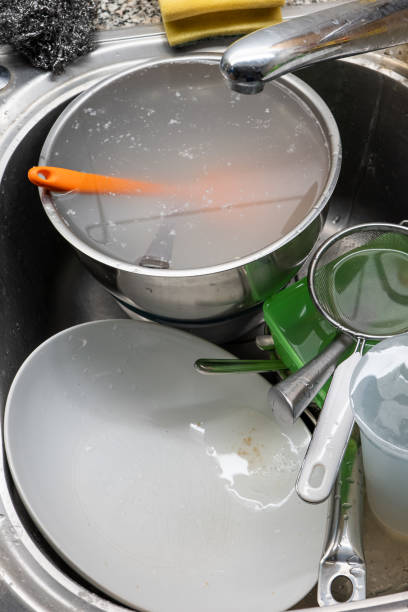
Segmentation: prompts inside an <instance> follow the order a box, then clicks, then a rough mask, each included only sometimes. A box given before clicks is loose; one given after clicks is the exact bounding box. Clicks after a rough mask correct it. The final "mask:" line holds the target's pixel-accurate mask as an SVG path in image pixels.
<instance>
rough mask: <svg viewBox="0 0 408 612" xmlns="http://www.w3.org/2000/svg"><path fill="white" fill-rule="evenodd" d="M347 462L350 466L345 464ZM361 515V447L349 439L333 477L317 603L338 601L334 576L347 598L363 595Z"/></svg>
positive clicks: (364, 577) (364, 582) (364, 566)
mask: <svg viewBox="0 0 408 612" xmlns="http://www.w3.org/2000/svg"><path fill="white" fill-rule="evenodd" d="M350 463H351V465H349V464H350ZM362 514H363V466H362V459H361V447H360V446H359V443H358V442H357V441H356V440H355V439H354V438H352V439H351V440H350V442H349V446H348V448H347V451H346V454H345V456H344V459H343V462H342V465H341V475H339V476H338V478H337V483H336V494H335V496H334V500H333V509H332V514H331V517H332V518H331V524H330V528H329V531H328V537H327V541H326V546H325V549H324V553H323V555H322V558H321V561H320V564H319V577H318V582H317V601H318V604H319V606H330V605H333V604H336V603H338V601H337V600H336V599H335V597H334V596H333V592H332V585H333V581H334V580H335V578H338V577H339V576H344V577H345V578H347V579H348V580H349V581H350V582H351V584H352V586H353V592H352V594H351V596H350V599H349V600H348V601H360V600H362V599H365V597H366V565H365V560H364V550H363V539H362V532H361V525H362Z"/></svg>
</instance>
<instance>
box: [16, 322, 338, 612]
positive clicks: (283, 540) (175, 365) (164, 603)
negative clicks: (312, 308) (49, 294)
mask: <svg viewBox="0 0 408 612" xmlns="http://www.w3.org/2000/svg"><path fill="white" fill-rule="evenodd" d="M203 351H204V352H207V353H210V354H211V356H213V357H220V358H221V357H226V356H228V353H226V352H225V351H223V350H222V349H220V348H217V347H215V346H213V345H210V344H209V343H207V342H205V341H204V340H201V339H198V338H195V337H194V336H191V335H189V334H185V333H184V332H180V331H177V330H173V329H170V328H165V327H163V326H159V325H155V324H152V323H141V322H136V321H129V320H107V321H99V322H93V323H86V324H83V325H79V326H76V327H73V328H70V329H67V330H65V331H63V332H61V333H59V334H57V335H56V336H53V337H52V338H50V339H49V340H47V341H46V342H45V343H44V344H42V345H41V346H40V347H38V348H37V349H36V350H35V351H34V353H32V355H31V356H30V357H29V358H28V359H27V360H26V361H25V363H24V364H23V365H22V367H21V369H20V370H19V372H18V374H17V376H16V378H15V380H14V383H13V385H12V387H11V390H10V393H9V397H8V401H7V406H6V415H5V443H6V452H7V457H8V461H9V465H10V469H11V472H12V475H13V478H14V482H15V483H16V486H17V489H18V492H19V493H20V495H21V498H22V500H23V502H24V504H25V506H26V508H27V510H28V511H29V513H30V515H31V516H32V518H33V520H34V521H35V523H36V524H37V526H38V527H39V528H40V530H41V531H42V533H43V534H44V536H45V537H46V538H47V539H48V541H49V542H50V543H51V545H52V546H53V547H54V548H55V549H56V550H57V551H58V552H59V553H60V555H61V556H62V557H63V558H64V559H65V560H66V561H67V562H68V563H69V564H70V565H71V566H72V567H73V568H74V569H75V570H76V571H77V572H79V573H80V574H81V575H82V576H84V577H85V578H86V579H87V580H88V581H90V582H91V583H92V584H94V585H96V586H97V587H99V588H100V589H101V590H102V591H104V592H106V593H108V594H109V595H111V596H112V597H114V598H115V599H117V600H119V601H121V602H123V603H125V604H128V605H131V606H135V607H136V608H138V609H144V610H154V611H155V612H161V611H163V612H165V611H166V612H172V611H174V612H175V611H180V610H192V609H194V610H197V611H198V612H208V610H214V611H219V612H221V611H222V612H228V611H231V612H232V611H234V612H240V611H242V612H248V610H256V611H257V612H260V611H265V612H266V611H267V610H268V611H271V610H282V609H286V608H287V607H289V606H290V605H292V604H294V603H295V602H296V601H297V600H299V599H300V598H301V597H302V596H303V595H305V594H306V593H307V592H308V590H309V589H310V588H311V587H312V586H313V584H314V583H315V581H316V575H317V568H318V562H319V558H320V555H321V551H322V546H323V542H324V536H325V526H326V516H327V510H328V506H327V504H321V505H318V506H312V505H309V504H306V503H304V502H302V501H301V500H300V499H299V498H298V496H297V495H296V491H295V479H296V475H297V472H298V470H299V466H300V463H301V461H302V458H303V455H304V452H305V450H306V447H307V445H308V443H309V440H310V434H309V432H308V430H307V428H306V427H305V425H304V424H303V423H302V422H299V423H297V424H296V425H295V426H289V427H287V428H281V427H280V426H278V425H277V424H276V423H275V421H274V419H273V416H272V415H271V412H270V409H269V406H268V402H267V389H268V383H267V382H266V381H265V380H263V379H262V378H261V377H258V376H256V377H253V376H251V375H240V376H238V377H237V378H234V379H233V378H231V377H215V378H214V377H205V376H201V375H200V374H199V373H197V372H195V371H194V369H193V363H194V361H195V360H196V359H197V358H198V356H199V355H200V354H202V352H203ZM158 373H159V375H158ZM243 576H245V580H243V579H242V578H243Z"/></svg>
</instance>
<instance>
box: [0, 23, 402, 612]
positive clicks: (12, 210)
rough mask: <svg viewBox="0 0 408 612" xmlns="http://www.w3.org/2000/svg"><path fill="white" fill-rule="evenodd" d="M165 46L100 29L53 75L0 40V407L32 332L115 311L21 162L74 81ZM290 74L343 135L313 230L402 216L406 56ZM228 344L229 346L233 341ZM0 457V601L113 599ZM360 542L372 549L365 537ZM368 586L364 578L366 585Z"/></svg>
mask: <svg viewBox="0 0 408 612" xmlns="http://www.w3.org/2000/svg"><path fill="white" fill-rule="evenodd" d="M203 49H205V50H210V51H214V52H215V53H216V52H220V51H221V50H222V47H221V46H220V45H219V43H218V44H213V45H208V44H207V45H200V46H199V45H197V46H195V47H192V48H191V52H192V53H194V52H195V51H200V50H203ZM175 54H177V52H175V51H171V50H170V49H169V48H168V46H167V43H166V40H165V37H164V36H163V34H162V33H161V31H160V30H159V29H158V28H156V27H144V28H137V29H129V30H122V31H119V32H118V33H115V34H112V33H106V34H103V35H101V37H100V44H99V46H98V48H97V50H96V51H95V52H94V53H92V54H91V55H90V56H89V57H87V58H85V59H82V60H80V61H78V62H77V63H76V64H75V65H73V66H71V67H70V68H69V69H68V70H67V71H66V73H65V74H63V75H62V76H60V77H58V78H57V77H52V76H50V75H48V74H44V73H41V72H39V71H36V70H34V69H33V68H31V67H29V66H27V65H26V64H25V63H24V62H23V61H22V60H21V59H20V58H19V57H18V56H17V55H14V54H13V53H11V51H10V49H7V48H0V66H2V67H3V69H0V108H1V114H0V135H1V146H0V181H1V182H0V253H1V255H0V262H1V274H0V279H1V281H0V282H1V292H2V308H1V310H0V329H1V339H2V343H1V345H2V351H1V355H0V360H1V365H0V372H1V377H0V395H1V402H2V403H1V410H2V412H3V411H4V403H5V400H6V396H7V392H8V389H9V386H10V383H11V381H12V378H13V376H14V374H15V373H16V371H17V369H18V367H19V366H20V364H21V363H22V361H23V360H24V358H25V357H26V356H27V355H28V354H29V353H30V352H31V351H32V350H33V349H34V348H35V347H36V346H37V345H38V344H39V343H41V342H42V341H43V340H45V339H46V338H47V337H49V336H50V335H51V334H53V333H55V332H57V331H59V330H61V329H63V328H65V327H68V326H70V325H74V324H77V323H80V322H83V321H88V320H92V319H102V318H107V317H126V314H125V313H124V312H123V311H122V310H121V309H120V308H119V306H118V305H117V304H116V302H115V301H114V299H113V298H112V297H111V296H110V295H109V294H108V293H107V292H106V291H105V290H104V289H102V288H101V287H100V286H99V285H98V284H97V283H96V281H94V280H93V279H92V278H91V277H90V276H89V274H88V273H87V272H86V271H85V269H84V268H82V266H81V264H80V263H79V262H78V261H77V259H76V257H75V255H74V254H73V252H72V251H71V249H70V248H69V247H68V246H67V244H65V242H63V241H62V239H61V238H60V237H59V235H58V234H57V233H56V232H55V230H54V229H53V227H52V226H51V224H50V223H49V221H48V219H47V218H46V216H45V214H44V212H43V210H42V205H41V203H40V200H39V197H38V193H37V191H36V189H35V188H34V187H32V186H31V185H30V184H29V183H28V181H27V179H26V171H27V169H28V168H29V167H30V166H32V165H35V164H36V162H37V160H38V156H39V151H40V149H41V146H42V143H43V140H44V138H45V136H46V134H47V131H48V129H49V128H50V126H51V125H52V123H53V121H54V119H55V118H56V117H57V116H58V114H59V112H60V111H61V109H62V108H63V107H64V105H65V104H66V103H67V102H68V101H69V100H70V99H72V98H73V97H74V96H76V95H77V94H78V93H80V92H81V91H82V90H83V89H84V88H86V87H88V86H90V85H91V84H93V83H95V82H96V81H98V80H99V79H101V78H103V77H104V76H107V75H109V74H112V73H114V72H116V71H118V70H120V69H122V68H125V67H127V66H130V65H132V64H135V63H138V62H141V61H143V60H146V59H150V58H153V57H165V56H171V55H175ZM4 68H6V70H5V69H4ZM300 76H301V77H302V78H303V79H305V80H306V81H307V82H308V83H309V84H311V85H312V87H314V88H315V89H316V90H317V91H318V92H319V93H320V94H321V96H322V97H323V98H324V99H325V100H326V102H327V103H328V105H329V106H330V108H331V110H332V112H333V114H334V116H335V118H336V120H337V122H338V125H339V128H340V133H341V135H342V140H343V148H344V161H343V169H342V173H341V178H340V181H339V184H338V187H337V188H336V191H335V194H334V196H333V199H332V202H331V205H330V209H329V214H328V218H327V222H326V226H325V229H324V235H325V236H326V235H328V234H331V233H333V232H334V231H337V230H339V229H341V228H343V227H345V226H347V225H351V224H354V223H358V222H363V221H380V220H383V221H391V222H400V221H402V220H403V219H404V218H406V217H408V211H407V205H406V201H407V200H406V194H407V192H408V173H407V171H406V166H407V160H408V113H407V109H408V66H407V65H405V64H403V63H401V62H399V61H397V60H394V59H392V58H389V57H385V56H383V55H380V54H368V55H365V56H360V57H357V58H354V59H348V60H338V61H335V62H330V63H325V64H318V65H315V66H313V67H310V68H308V69H306V70H303V71H302V72H301V73H300ZM229 348H230V349H231V346H230V347H229ZM232 349H233V350H234V347H232ZM236 352H237V353H239V352H240V349H239V347H238V346H237V347H236ZM0 460H1V463H0V465H1V469H0V610H1V611H7V612H14V611H20V610H33V611H34V610H35V611H37V610H41V611H47V612H50V611H53V610H55V611H58V612H63V611H68V610H69V611H71V612H72V611H73V610H81V611H88V610H105V611H114V610H124V609H125V608H123V606H119V605H117V604H115V603H114V602H112V601H110V600H109V599H108V598H107V597H106V596H104V595H103V594H101V593H97V592H95V590H94V589H93V587H91V586H90V585H89V584H86V583H85V582H84V581H83V579H81V578H80V577H79V576H78V575H76V574H75V573H74V572H73V570H71V569H70V568H68V567H67V566H66V565H65V563H64V562H63V561H62V560H61V559H60V558H59V557H58V556H57V555H56V554H55V553H54V552H53V550H52V549H51V548H50V547H49V546H48V545H47V543H46V542H45V541H44V539H43V538H42V537H41V535H40V534H39V532H38V531H37V529H36V528H35V526H34V525H33V523H32V521H31V520H30V518H29V517H28V515H27V513H26V512H25V510H24V508H23V506H22V504H21V502H20V500H19V498H18V496H17V494H16V491H15V489H14V487H13V483H12V480H11V478H10V475H9V472H8V469H7V464H6V461H5V457H4V452H3V448H2V457H1V458H0ZM46 477H47V476H46V474H44V478H46ZM366 525H368V527H367V528H366V541H368V540H369V541H370V542H372V541H373V538H374V537H376V531H375V530H376V526H375V524H374V523H373V522H371V521H369V522H368V523H366ZM382 542H386V539H384V538H383V539H382ZM387 546H388V544H387ZM401 546H405V548H404V550H406V558H407V559H408V548H407V546H406V545H402V544H399V543H396V544H395V551H400V550H401ZM370 549H372V550H373V551H374V552H375V553H377V552H378V554H379V555H380V556H381V550H379V551H377V549H376V547H375V544H370ZM395 554H397V552H396V553H395ZM372 556H373V557H374V556H375V555H372ZM400 558H401V559H402V557H401V556H400ZM404 558H405V557H404ZM401 562H402V561H401ZM370 563H371V561H370V559H368V574H370V572H372V575H374V572H377V573H378V572H381V567H380V564H378V563H377V564H374V562H372V563H371V566H370ZM393 571H394V574H395V581H394V582H393V586H392V587H391V591H392V590H394V591H397V590H401V584H400V583H401V579H400V572H399V567H398V563H397V562H395V568H394V569H393V570H392V571H391V574H392V573H393ZM377 582H378V581H377ZM373 584H374V583H373ZM394 587H395V588H394ZM376 592H378V591H375V588H374V587H373V588H372V589H371V591H370V587H369V594H371V595H373V594H375V593H376ZM313 601H314V600H313V595H311V596H309V597H308V598H306V599H305V600H304V601H303V602H302V605H303V607H305V606H308V605H315V604H314V603H313ZM407 607H408V591H407V592H402V593H395V592H394V593H393V594H387V595H385V596H383V597H375V598H371V599H369V600H367V601H364V602H361V603H355V604H340V605H338V606H334V607H333V610H343V609H344V610H354V609H361V610H363V609H364V610H365V609H369V608H373V609H374V608H375V609H376V610H380V609H381V610H382V609H384V610H385V609H392V610H399V609H401V610H402V609H407Z"/></svg>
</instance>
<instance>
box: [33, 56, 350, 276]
mask: <svg viewBox="0 0 408 612" xmlns="http://www.w3.org/2000/svg"><path fill="white" fill-rule="evenodd" d="M221 56H222V54H221V53H214V52H212V53H197V54H189V55H187V54H186V55H182V56H177V57H171V58H165V59H162V60H157V59H156V60H149V61H146V62H143V63H142V64H139V65H138V66H136V67H135V66H133V67H132V68H127V69H125V70H122V71H120V72H118V73H116V74H114V75H113V76H109V77H107V78H105V79H102V80H101V81H100V82H99V83H97V84H96V85H94V86H93V87H91V88H89V89H87V90H85V91H84V92H83V93H82V94H80V95H79V96H78V97H76V98H75V99H74V100H73V101H72V102H70V103H69V104H68V106H67V107H66V108H65V109H64V111H63V112H62V113H61V114H60V116H59V117H58V119H57V120H56V122H55V123H54V124H53V126H52V128H51V130H50V131H49V133H48V136H47V138H46V140H45V142H44V144H43V147H42V150H41V154H40V162H39V163H40V165H44V164H45V165H47V159H48V157H49V154H50V152H51V150H52V147H53V142H54V138H55V136H56V134H57V133H58V131H59V128H60V126H61V124H63V123H64V121H65V117H66V115H67V114H68V113H70V112H72V111H73V110H76V109H77V108H78V107H80V106H82V105H83V104H84V103H85V102H86V101H87V100H88V99H89V98H91V97H92V96H93V95H94V94H95V93H97V92H99V91H100V90H101V89H104V88H105V87H106V86H108V85H111V84H112V83H115V82H116V81H119V80H121V79H122V78H123V77H126V76H128V75H131V74H133V73H138V72H140V71H142V70H145V69H146V68H150V67H153V66H158V65H160V64H169V63H188V64H191V63H197V62H199V63H213V64H216V63H219V61H220V59H221ZM276 81H277V82H279V83H282V84H284V85H285V86H286V87H288V88H289V89H290V91H291V93H294V94H295V95H296V96H298V97H299V98H300V99H301V101H302V102H303V103H304V104H306V105H307V107H308V109H309V110H310V111H311V112H312V113H313V114H314V115H315V117H316V119H317V120H318V122H319V125H320V127H321V129H322V131H323V133H324V135H325V137H326V140H327V144H328V153H329V156H330V167H329V171H328V175H327V178H326V181H325V184H324V186H323V188H322V190H321V194H320V196H319V197H318V199H317V201H316V202H315V204H314V205H313V207H312V208H311V209H310V211H309V213H308V214H307V215H306V216H305V217H304V218H303V219H302V221H301V222H300V223H298V225H297V226H296V227H295V228H293V229H292V230H291V231H290V232H288V233H287V234H285V236H283V237H282V238H280V239H279V240H276V241H275V242H273V243H271V244H268V245H267V246H266V247H263V248H262V249H259V250H258V251H255V252H253V253H250V254H249V255H245V256H244V257H241V258H239V259H234V260H232V261H228V262H224V263H222V264H217V265H212V266H204V267H200V268H191V269H189V268H186V269H164V270H163V269H156V268H147V267H144V266H140V265H136V264H131V263H128V262H125V261H121V260H119V259H115V258H114V257H111V256H109V255H106V254H105V253H102V252H101V251H99V250H97V249H95V248H93V247H92V246H90V245H89V244H88V243H86V242H85V241H83V240H81V239H80V238H79V237H78V236H77V235H76V234H75V233H74V232H73V231H72V230H71V229H70V227H69V226H68V225H67V224H66V223H65V221H64V220H63V218H62V217H61V216H60V214H59V212H58V210H57V208H56V206H55V205H54V202H53V199H52V197H51V195H50V191H49V190H47V189H46V188H44V187H39V193H40V198H41V201H42V204H43V207H44V210H45V212H46V214H47V215H48V218H49V219H50V221H51V223H52V224H53V225H54V227H55V228H56V229H57V230H58V232H59V233H60V234H61V235H62V236H63V237H64V238H65V239H66V240H67V241H68V242H69V243H70V244H71V245H72V246H73V247H74V248H75V249H77V250H78V251H80V252H81V253H83V254H84V255H87V256H88V257H90V258H91V259H94V260H96V261H98V262H100V263H102V264H105V265H107V266H109V267H111V268H115V269H117V270H121V271H124V272H131V273H135V274H138V275H142V276H148V277H151V276H157V277H164V278H169V277H175V278H181V277H199V276H206V275H211V274H216V273H220V272H226V271H231V270H235V269H237V268H241V267H243V266H246V265H248V264H251V263H253V262H255V261H258V260H260V259H262V258H264V257H266V256H268V255H271V254H273V253H274V252H276V251H277V250H278V249H280V248H281V247H283V246H284V245H286V244H288V243H289V242H291V241H292V240H293V239H294V238H296V236H298V235H299V234H301V233H302V232H303V231H304V230H305V229H306V228H307V227H309V225H311V223H312V222H313V221H314V220H315V219H316V218H317V217H318V216H319V215H320V213H321V212H322V211H323V210H324V208H325V206H326V204H327V203H328V201H329V199H330V197H331V195H332V193H333V191H334V188H335V186H336V184H337V180H338V177H339V174H340V169H341V159H342V149H341V139H340V134H339V130H338V127H337V123H336V121H335V119H334V117H333V115H332V113H331V111H330V109H329V107H328V106H327V104H326V103H325V102H324V101H323V99H322V98H321V97H320V96H319V94H318V93H317V92H316V91H315V90H314V89H313V88H312V87H310V86H309V85H307V83H305V82H304V81H302V80H301V79H299V78H298V77H296V76H294V75H293V74H285V75H283V76H281V77H279V78H278V79H276ZM226 86H227V85H226Z"/></svg>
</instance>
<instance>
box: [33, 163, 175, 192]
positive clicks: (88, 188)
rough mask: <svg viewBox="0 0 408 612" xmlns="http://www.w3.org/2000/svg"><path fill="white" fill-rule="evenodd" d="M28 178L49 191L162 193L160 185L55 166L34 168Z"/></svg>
mask: <svg viewBox="0 0 408 612" xmlns="http://www.w3.org/2000/svg"><path fill="white" fill-rule="evenodd" d="M28 178H29V180H30V181H31V182H32V183H33V184H34V185H37V186H39V187H45V188H46V189H50V190H51V191H78V192H80V193H105V194H109V193H117V194H137V193H140V194H149V195H156V194H159V193H163V191H164V188H163V186H161V185H160V184H157V185H156V184H155V183H149V182H147V181H134V180H131V179H126V178H118V177H115V176H104V175H102V174H89V173H87V172H78V171H77V170H68V169H67V168H57V167H55V166H34V167H33V168H31V169H30V170H29V171H28Z"/></svg>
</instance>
